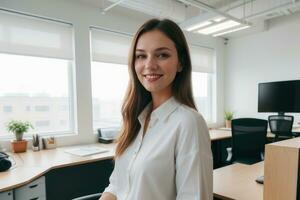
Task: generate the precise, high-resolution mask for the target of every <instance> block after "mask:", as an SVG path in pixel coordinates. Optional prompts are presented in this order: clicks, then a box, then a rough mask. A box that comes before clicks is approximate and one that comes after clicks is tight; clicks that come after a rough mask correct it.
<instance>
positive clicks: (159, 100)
mask: <svg viewBox="0 0 300 200" xmlns="http://www.w3.org/2000/svg"><path fill="white" fill-rule="evenodd" d="M151 95H152V110H155V109H156V108H158V107H159V106H160V105H161V104H163V103H164V102H165V101H167V100H168V99H170V98H171V97H172V96H173V95H172V93H168V94H166V93H165V94H151Z"/></svg>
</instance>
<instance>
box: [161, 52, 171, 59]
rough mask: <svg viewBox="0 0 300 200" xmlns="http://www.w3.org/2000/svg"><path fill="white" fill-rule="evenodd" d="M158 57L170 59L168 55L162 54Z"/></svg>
mask: <svg viewBox="0 0 300 200" xmlns="http://www.w3.org/2000/svg"><path fill="white" fill-rule="evenodd" d="M158 57H159V58H168V57H170V55H169V54H167V53H160V54H158Z"/></svg>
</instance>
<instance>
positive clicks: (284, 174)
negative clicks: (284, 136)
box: [264, 137, 300, 200]
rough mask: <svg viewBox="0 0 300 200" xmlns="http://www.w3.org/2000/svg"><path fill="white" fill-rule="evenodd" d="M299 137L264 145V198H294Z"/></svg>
mask: <svg viewBox="0 0 300 200" xmlns="http://www.w3.org/2000/svg"><path fill="white" fill-rule="evenodd" d="M299 152H300V137H299V138H294V139H290V140H284V141H281V142H276V143H272V144H268V145H266V149H265V168H264V176H265V177H264V199H265V200H282V199H288V200H296V199H300V193H299V156H300V153H299Z"/></svg>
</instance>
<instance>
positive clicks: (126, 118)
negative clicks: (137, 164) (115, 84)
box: [116, 19, 196, 157]
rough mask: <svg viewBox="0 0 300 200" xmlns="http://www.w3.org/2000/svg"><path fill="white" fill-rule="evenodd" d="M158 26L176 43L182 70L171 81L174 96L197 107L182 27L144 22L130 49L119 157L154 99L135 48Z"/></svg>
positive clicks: (163, 22)
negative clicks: (138, 71)
mask: <svg viewBox="0 0 300 200" xmlns="http://www.w3.org/2000/svg"><path fill="white" fill-rule="evenodd" d="M154 30H159V31H161V32H162V33H164V34H165V35H166V36H167V37H168V38H169V39H171V40H172V41H173V42H174V44H175V47H176V50H177V55H178V60H179V63H180V65H181V67H182V71H181V72H179V73H177V75H176V77H175V79H174V81H173V83H172V94H173V96H174V97H175V99H176V100H177V101H178V102H180V103H182V104H185V105H187V106H189V107H191V108H193V109H195V110H196V106H195V102H194V99H193V93H192V83H191V73H192V66H191V58H190V53H189V48H188V45H187V42H186V39H185V37H184V34H183V32H182V30H181V29H180V28H179V26H178V25H177V24H176V23H175V22H173V21H171V20H169V19H163V20H159V19H151V20H149V21H147V22H146V23H144V24H143V25H142V26H141V27H140V28H139V29H138V31H137V33H136V34H135V36H134V38H133V41H132V44H131V49H130V52H129V62H128V66H129V70H128V71H129V76H130V81H129V84H128V87H127V92H126V95H125V98H124V102H123V105H122V117H123V127H122V130H121V133H120V136H119V138H118V140H117V143H118V144H117V148H116V157H118V156H120V155H121V154H122V153H123V152H124V151H125V150H126V149H127V147H128V146H129V145H130V144H131V143H132V142H133V141H134V139H135V138H136V136H137V135H138V132H139V130H140V128H141V125H140V123H139V121H138V116H139V114H140V113H141V112H142V111H143V109H144V108H145V107H146V105H147V104H148V103H149V102H150V101H151V99H152V98H151V93H150V92H148V91H147V90H146V89H145V88H144V87H143V85H142V84H141V83H140V82H139V80H138V77H137V74H136V72H135V66H134V64H135V49H136V44H137V41H138V39H139V38H140V37H141V35H142V34H144V33H146V32H150V31H154Z"/></svg>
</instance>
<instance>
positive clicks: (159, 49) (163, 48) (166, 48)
mask: <svg viewBox="0 0 300 200" xmlns="http://www.w3.org/2000/svg"><path fill="white" fill-rule="evenodd" d="M162 50H167V51H171V49H170V48H168V47H160V48H157V49H155V51H162ZM135 51H142V52H144V51H145V50H144V49H136V50H135Z"/></svg>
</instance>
